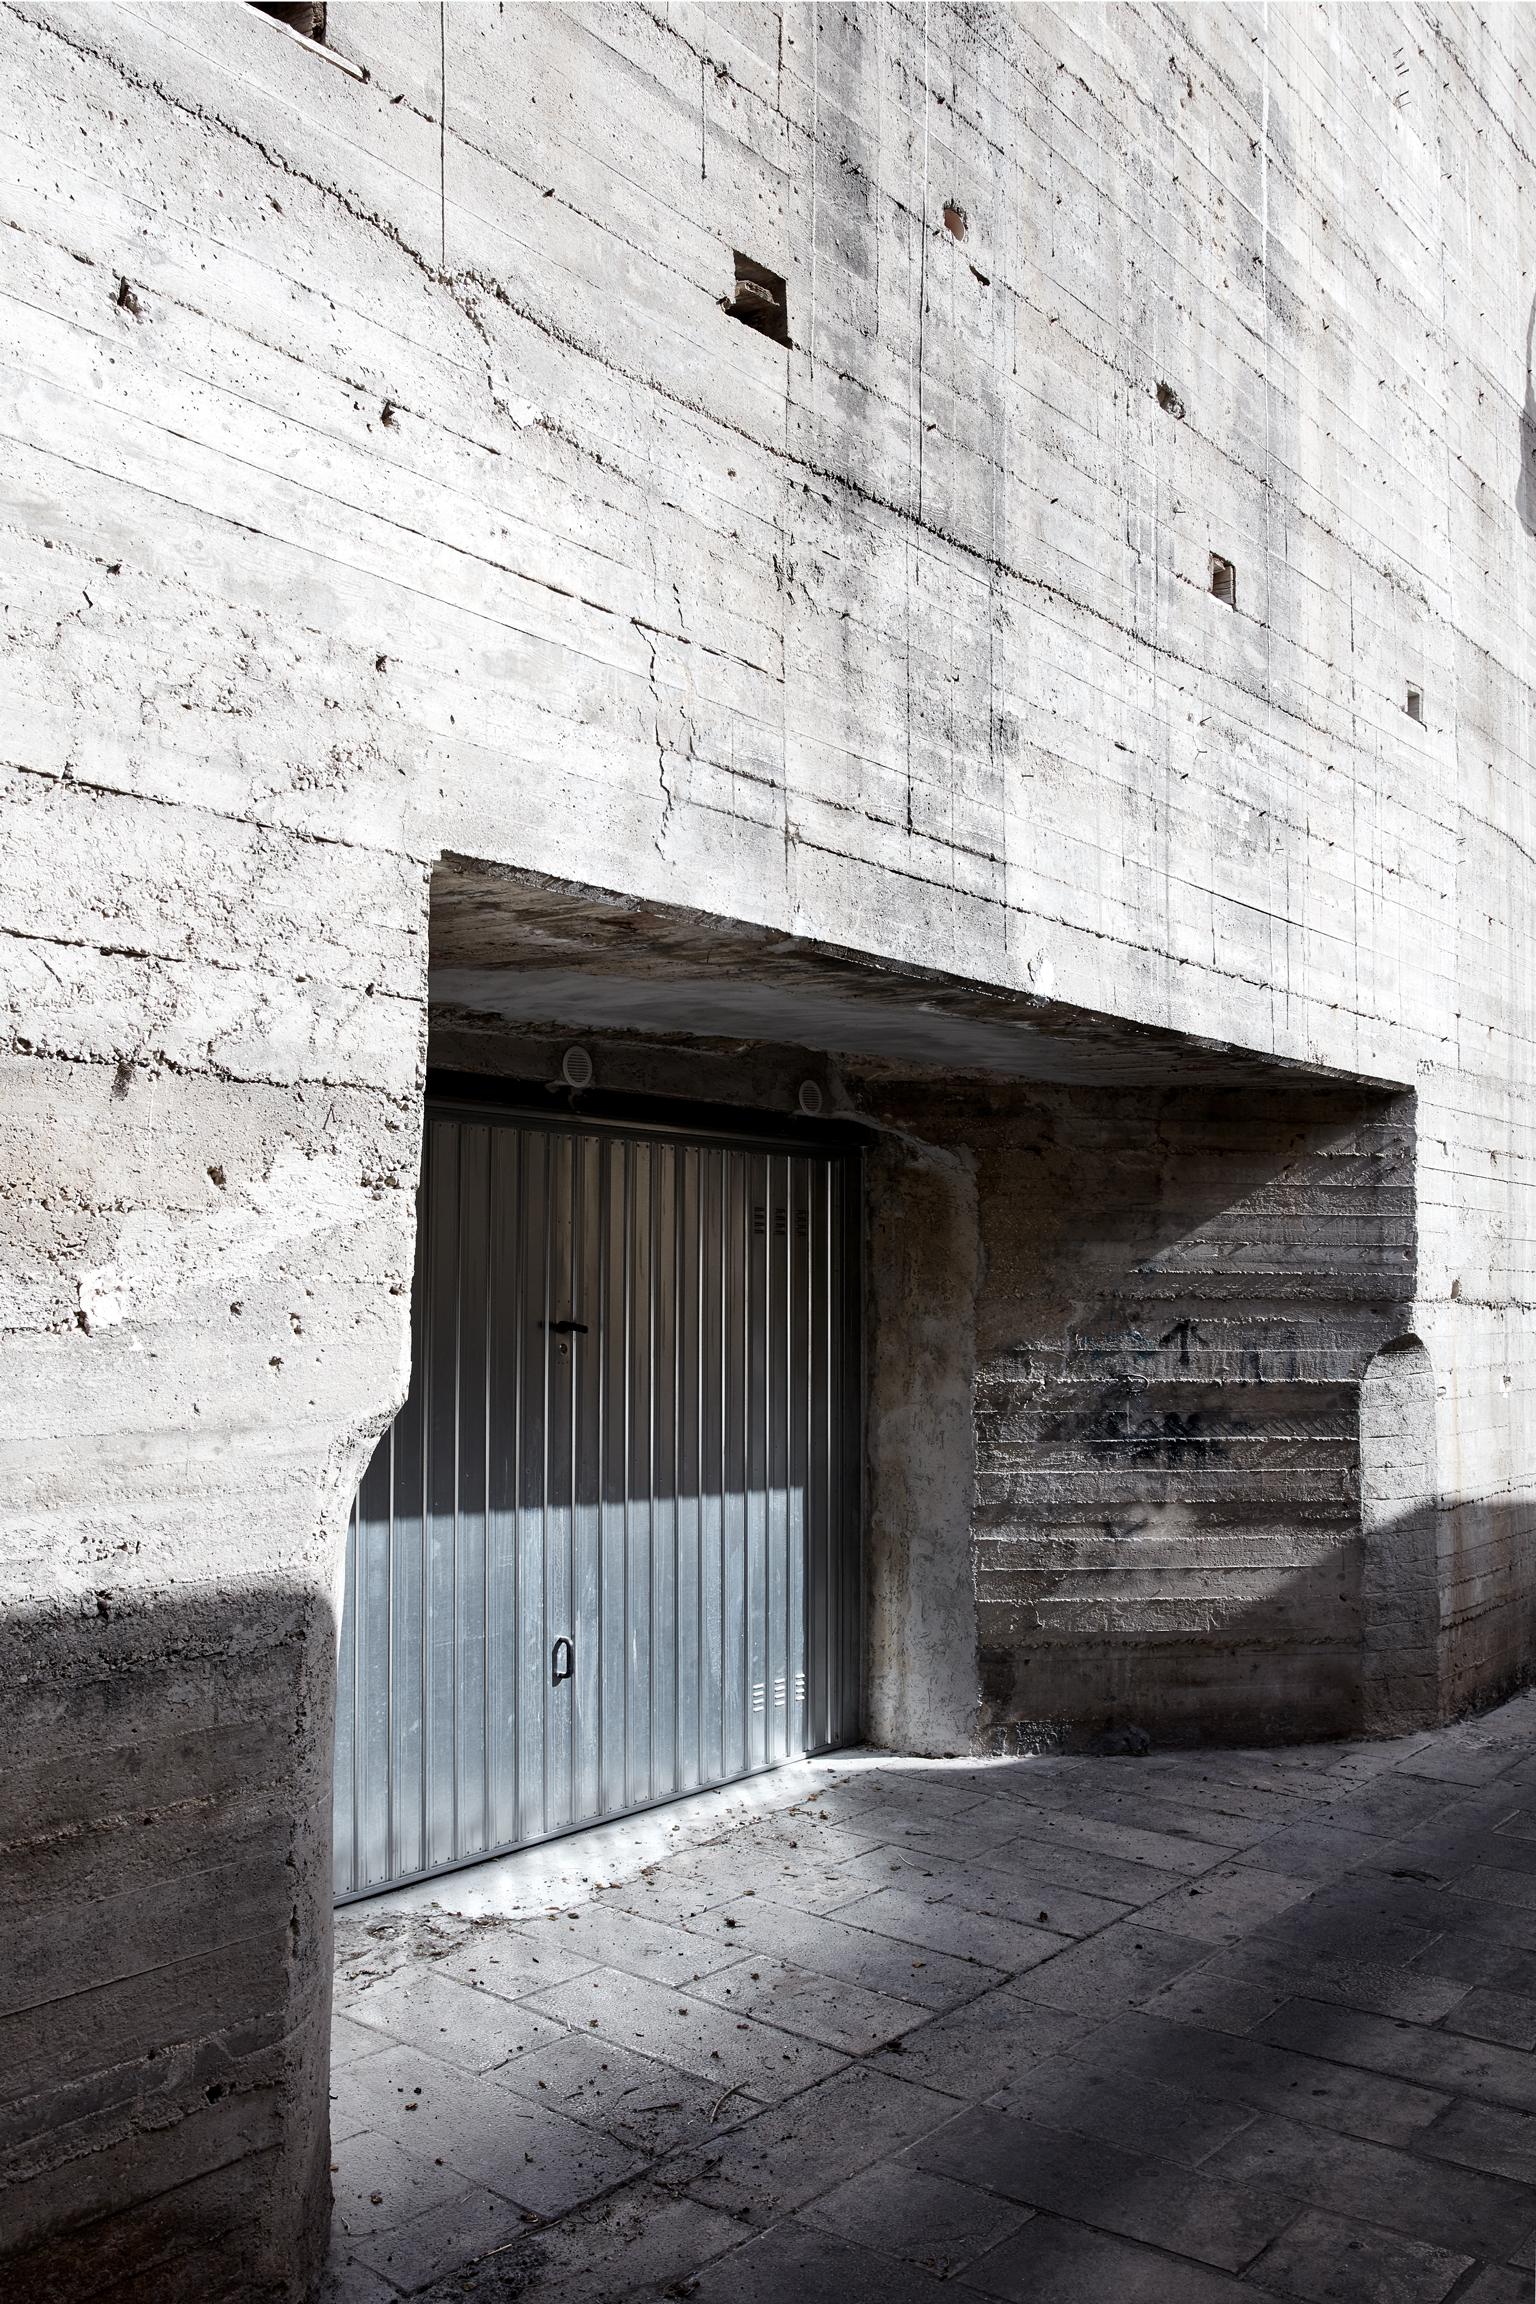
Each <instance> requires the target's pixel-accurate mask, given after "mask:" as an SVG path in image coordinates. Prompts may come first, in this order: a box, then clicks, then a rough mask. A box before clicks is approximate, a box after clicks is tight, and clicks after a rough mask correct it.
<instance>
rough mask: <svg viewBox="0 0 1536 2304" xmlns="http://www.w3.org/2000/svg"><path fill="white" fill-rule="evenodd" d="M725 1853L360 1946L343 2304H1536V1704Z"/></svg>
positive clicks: (341, 2168) (890, 1807)
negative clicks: (1372, 1740) (1449, 1724)
mask: <svg viewBox="0 0 1536 2304" xmlns="http://www.w3.org/2000/svg"><path fill="white" fill-rule="evenodd" d="M753 1803H755V1805H754V1804H753ZM721 1813H722V1812H721V1810H720V1809H719V1808H718V1807H716V1808H713V1809H712V1808H711V1807H710V1806H709V1804H708V1803H705V1804H703V1806H702V1807H700V1808H697V1809H679V1810H668V1811H662V1812H660V1813H659V1815H658V1816H656V1817H653V1818H651V1819H648V1820H647V1824H646V1828H645V1832H636V1833H634V1834H631V1836H630V1839H629V1840H627V1841H626V1840H624V1839H623V1837H622V1835H621V1836H620V1838H619V1839H618V1840H615V1839H614V1837H613V1834H612V1832H611V1831H610V1833H609V1834H608V1835H606V1836H602V1837H598V1836H589V1837H587V1838H586V1839H582V1840H571V1841H567V1842H564V1843H561V1844H560V1845H559V1848H558V1849H556V1850H554V1851H547V1850H546V1851H539V1852H530V1855H529V1857H527V1858H525V1857H518V1858H514V1859H512V1860H510V1865H507V1864H503V1865H499V1866H495V1867H490V1868H480V1869H478V1870H476V1871H474V1872H465V1873H460V1874H456V1875H453V1876H451V1877H449V1878H447V1879H444V1880H438V1881H435V1882H432V1883H430V1884H429V1886H428V1887H427V1889H426V1890H424V1891H423V1890H418V1891H413V1892H411V1893H409V1894H408V1895H407V1896H405V1897H400V1898H385V1899H380V1900H377V1901H375V1902H372V1903H366V1904H359V1905H354V1906H352V1907H350V1908H349V1909H348V1910H346V1911H344V1912H343V1913H341V1914H339V1915H338V1948H339V1955H340V1957H339V1964H338V1971H337V2015H336V2069H335V2077H334V2080H333V2082H332V2088H333V2094H334V2103H333V2106H332V2117H333V2151H332V2158H333V2161H334V2163H335V2168H334V2174H333V2177H332V2181H333V2183H334V2185H335V2190H336V2218H335V2233H336V2248H335V2256H334V2260H333V2268H332V2272H331V2275H330V2283H329V2287H328V2290H327V2295H328V2297H329V2298H330V2299H332V2300H333V2304H385V2300H386V2299H389V2298H393V2297H395V2296H397V2295H399V2294H401V2293H402V2292H403V2293H405V2294H409V2295H412V2296H418V2295H423V2294H424V2295H426V2296H428V2297H430V2298H431V2299H432V2304H448V2300H450V2299H452V2300H453V2304H459V2300H461V2299H472V2300H473V2304H495V2300H497V2299H503V2298H507V2299H510V2298H513V2297H522V2296H532V2297H537V2298H539V2299H541V2300H544V2299H548V2300H549V2304H599V2300H601V2299H607V2298H618V2297H646V2298H663V2297H664V2298H682V2297H687V2298H693V2299H696V2300H697V2304H776V2300H778V2299H784V2300H785V2304H791V2300H792V2304H862V2300H864V2299H870V2300H875V2304H920V2300H921V2299H925V2298H939V2297H941V2296H949V2297H952V2298H953V2297H959V2298H964V2297H966V2296H970V2295H979V2296H988V2297H1002V2298H1013V2299H1017V2300H1019V2304H1026V2300H1027V2304H1221V2300H1222V2299H1230V2300H1231V2304H1243V2300H1244V2299H1251V2300H1253V2304H1258V2299H1260V2298H1263V2297H1266V2296H1272V2297H1286V2298H1301V2299H1307V2300H1315V2304H1323V2300H1327V2304H1442V2300H1443V2299H1448V2298H1454V2299H1456V2300H1457V2304H1531V2300H1532V2296H1533V2274H1532V2269H1531V2267H1532V2245H1533V2235H1536V2056H1533V2054H1532V2050H1533V2049H1536V1692H1533V1693H1532V1694H1529V1695H1526V1696H1523V1697H1520V1698H1518V1699H1516V1700H1515V1701H1514V1702H1512V1703H1510V1704H1507V1705H1505V1706H1504V1707H1503V1708H1502V1709H1501V1710H1500V1711H1498V1712H1495V1713H1493V1714H1490V1715H1488V1716H1486V1717H1484V1718H1483V1719H1481V1720H1476V1721H1470V1722H1467V1723H1465V1724H1463V1725H1461V1726H1459V1727H1456V1728H1452V1729H1448V1730H1444V1731H1441V1732H1439V1733H1437V1734H1434V1735H1426V1736H1418V1737H1412V1738H1406V1739H1402V1740H1399V1741H1397V1742H1394V1743H1389V1744H1361V1745H1339V1744H1332V1745H1311V1746H1306V1747H1303V1748H1291V1749H1284V1750H1278V1751H1258V1752H1201V1753H1173V1754H1166V1755H1164V1754H1157V1753H1153V1754H1151V1755H1149V1756H1147V1757H1145V1758H1140V1759H1137V1758H1118V1759H1102V1760H1089V1759H1059V1760H1015V1761H997V1762H982V1763H977V1762H963V1763H962V1762H950V1763H944V1762H924V1761H901V1760H892V1759H887V1758H883V1757H878V1756H874V1755H862V1754H856V1755H846V1754H839V1755H838V1756H837V1758H836V1759H835V1760H834V1761H829V1762H827V1763H819V1764H816V1765H814V1766H810V1765H807V1766H803V1767H800V1768H797V1769H795V1770H794V1771H792V1772H791V1773H790V1774H788V1775H786V1776H785V1777H782V1778H773V1779H768V1780H760V1781H759V1783H758V1785H757V1786H756V1787H754V1788H753V1789H752V1792H751V1795H750V1798H749V1799H748V1800H747V1801H746V1802H745V1803H744V1804H743V1805H742V1806H741V1807H740V1808H739V1811H738V1812H737V1814H736V1819H735V1820H734V1821H730V1820H727V1821H726V1822H724V1823H723V1824H722V1822H721V1821H720V1815H721ZM646 1832H648V1833H649V1838H648V1839H647V1838H646ZM615 1848H617V1849H618V1850H619V1853H618V1854H614V1853H613V1851H614V1849H615ZM593 1865H597V1866H599V1867H600V1868H599V1869H598V1870H596V1871H592V1870H591V1869H589V1868H590V1867H592V1866H593ZM519 1867H521V1868H522V1869H521V1870H519ZM541 1867H542V1868H541ZM584 1869H585V1870H586V1877H585V1878H583V1871H584ZM434 1900H435V1903H436V1905H437V1906H438V1907H440V1909H434V1908H433V1903H434ZM498 1901H499V1902H500V1903H501V1904H502V1905H503V1907H505V1908H506V1909H507V1910H509V1911H511V1912H512V1913H514V1914H516V1915H517V1917H515V1918H507V1917H501V1916H497V1915H496V1914H495V1913H492V1912H489V1911H486V1910H484V1909H480V1910H477V1909H476V1908H477V1906H479V1907H484V1906H485V1905H486V1904H487V1902H490V1903H496V1902H498Z"/></svg>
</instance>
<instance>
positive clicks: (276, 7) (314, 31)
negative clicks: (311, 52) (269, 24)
mask: <svg viewBox="0 0 1536 2304" xmlns="http://www.w3.org/2000/svg"><path fill="white" fill-rule="evenodd" d="M251 6H252V7H253V8H254V9H255V11H256V13H257V15H258V16H272V17H275V18H276V20H277V22H278V23H279V24H286V25H287V27H288V29H289V31H290V32H298V33H300V34H302V36H303V37H304V39H306V40H313V41H314V42H315V43H316V44H317V46H321V47H323V46H324V44H325V0H251Z"/></svg>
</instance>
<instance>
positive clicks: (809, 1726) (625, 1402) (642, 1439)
mask: <svg viewBox="0 0 1536 2304" xmlns="http://www.w3.org/2000/svg"><path fill="white" fill-rule="evenodd" d="M855 1193H856V1168H855V1165H854V1163H853V1161H852V1160H851V1159H843V1158H841V1157H838V1156H835V1155H831V1154H827V1153H821V1152H816V1151H811V1150H803V1149H793V1150H790V1149H777V1148H774V1147H771V1146H758V1145H753V1144H751V1143H749V1142H732V1141H729V1140H725V1139H721V1140H712V1139H705V1138H690V1137H686V1136H683V1135H681V1134H678V1135H646V1134H644V1133H641V1132H639V1131H632V1130H627V1129H622V1128H617V1127H614V1128H605V1127H600V1126H595V1125H594V1126H586V1127H582V1126H574V1125H552V1124H550V1123H547V1122H544V1121H535V1120H532V1119H527V1118H518V1117H516V1116H512V1115H493V1114H489V1113H487V1114H484V1115H477V1114H474V1113H469V1112H465V1111H462V1110H461V1111H458V1112H450V1111H443V1110H429V1116H428V1123H427V1140H426V1147H425V1152H424V1159H423V1171H422V1184H421V1194H420V1203H419V1225H418V1240H419V1246H418V1269H417V1275H416V1284H415V1289H414V1293H413V1300H412V1339H413V1375H412V1382H411V1389H410V1394H409V1397H408V1399H407V1401H406V1403H405V1406H404V1407H403V1408H402V1409H401V1411H400V1414H399V1415H398V1416H397V1417H396V1419H395V1422H394V1424H393V1426H392V1427H391V1429H390V1431H389V1433H388V1434H387V1435H386V1436H385V1438H384V1440H383V1441H382V1442H381V1443H380V1446H379V1448H378V1451H377V1452H376V1454H375V1456H374V1459H373V1461H372V1463H371V1464H370V1466H369V1468H368V1471H367V1473H366V1474H365V1476H364V1478H363V1481H362V1483H361V1486H360V1488H359V1490H358V1495H357V1500H356V1504H355V1506H354V1509H353V1513H352V1518H351V1522H350V1525H349V1528H348V1533H347V1562H346V1595H345V1603H344V1609H343V1617H342V1627H341V1654H340V1680H339V1689H338V1705H337V1727H336V1804H335V1823H336V1841H335V1846H336V1874H335V1876H336V1891H337V1894H338V1895H339V1896H343V1897H346V1896H355V1895H361V1894H366V1893H368V1892H369V1891H370V1890H371V1889H375V1888H380V1887H384V1886H386V1885H388V1884H389V1883H391V1882H394V1881H399V1880H405V1879H411V1878H415V1877H419V1876H420V1875H422V1874H423V1873H428V1872H433V1871H438V1870H442V1869H445V1868H447V1867H449V1866H452V1865H455V1864H462V1863H466V1862H471V1861H473V1860H474V1859H475V1858H476V1857H479V1856H483V1855H489V1854H491V1853H493V1852H496V1851H499V1850H503V1849H507V1848H514V1847H517V1846H520V1845H522V1844H524V1843H526V1842H529V1841H535V1840H540V1839H544V1838H547V1837H549V1836H550V1835H552V1834H554V1833H558V1832H562V1831H566V1830H569V1829H570V1828H571V1827H573V1826H576V1825H580V1824H584V1823H589V1822H596V1821H597V1820H598V1819H599V1818H601V1817H607V1816H615V1815H620V1814H623V1813H625V1812H626V1811H629V1810H632V1809H635V1808H641V1807H645V1806H648V1805H650V1804H652V1803H654V1802H656V1801H660V1800H666V1799H669V1798H671V1797H673V1796H675V1795H676V1794H678V1793H680V1792H686V1791H689V1790H691V1789H694V1788H695V1787H698V1786H703V1785H708V1784H718V1783H724V1782H728V1781H729V1780H731V1779H732V1778H733V1777H737V1776H740V1775H743V1774H746V1773H749V1772H750V1771H753V1770H755V1769H760V1768H764V1767H770V1766H773V1765H774V1764H775V1763H777V1762H780V1761H783V1760H786V1759H790V1758H792V1757H794V1756H796V1755H798V1754H800V1753H803V1752H807V1751H815V1750H819V1749H825V1748H826V1747H828V1746H830V1745H834V1744H837V1743H839V1742H844V1741H846V1740H847V1739H848V1738H849V1737H851V1736H853V1735H855V1734H856V1733H857V1724H858V1712H859V1695H860V1691H859V1655H860V1646H861V1586H860V1561H859V1536H858V1529H859V1472H858V1449H857V1444H856V1437H855V1435H856V1425H855V1423H854V1421H853V1419H854V1415H855V1402H856V1397H857V1389H858V1290H857V1278H856V1271H855V1242H856V1237H857V1235H856V1228H855V1210H856V1200H855ZM557 1642H568V1643H569V1644H570V1653H571V1656H572V1658H573V1669H572V1670H571V1671H570V1673H569V1674H568V1676H562V1677H560V1678H558V1680H557V1679H556V1677H555V1674H554V1671H553V1668H552V1667H553V1665H554V1662H555V1658H556V1643H557ZM564 1653H565V1652H564V1651H563V1650H562V1651H560V1655H561V1658H562V1660H563V1657H564Z"/></svg>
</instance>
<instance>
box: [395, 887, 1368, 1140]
mask: <svg viewBox="0 0 1536 2304" xmlns="http://www.w3.org/2000/svg"><path fill="white" fill-rule="evenodd" d="M429 997H430V1000H431V1002H432V1005H433V1008H434V1010H435V1011H437V1012H438V1013H439V1014H442V1013H444V1012H457V1013H459V1014H460V1015H464V1016H474V1017H477V1018H480V1019H482V1020H484V1021H486V1022H488V1023H490V1022H499V1023H502V1024H505V1025H506V1026H508V1027H511V1028H514V1029H516V1030H518V1031H526V1032H537V1031H540V1030H554V1031H580V1032H602V1033H603V1034H605V1035H611V1034H614V1033H633V1034H635V1035H637V1036H642V1037H644V1038H647V1039H656V1038H664V1039H668V1040H674V1039H684V1040H695V1041H698V1042H701V1043H704V1042H707V1043H710V1044H712V1045H714V1046H716V1047H718V1046H720V1045H722V1044H741V1043H758V1044H761V1043H764V1042H771V1043H774V1044H776V1045H778V1046H781V1047H800V1048H804V1049H806V1050H808V1051H812V1052H814V1053H816V1054H818V1055H821V1056H824V1057H828V1058H831V1059H833V1060H836V1061H842V1062H845V1063H849V1064H851V1065H852V1066H853V1067H855V1068H856V1069H857V1070H858V1071H860V1072H861V1073H867V1074H875V1075H880V1074H887V1075H890V1076H910V1075H911V1074H913V1073H914V1072H919V1073H930V1074H948V1075H951V1076H954V1075H961V1076H966V1077H970V1078H973V1079H977V1078H979V1079H982V1080H985V1079H988V1078H991V1079H994V1080H997V1081H1004V1080H1015V1081H1038V1082H1048V1083H1055V1084H1060V1085H1075V1086H1083V1087H1106V1088H1132V1087H1143V1088H1145V1087H1154V1088H1155V1087H1162V1086H1177V1085H1185V1084H1188V1085H1191V1086H1194V1085H1199V1084H1205V1085H1209V1086H1213V1087H1214V1086H1223V1087H1230V1086H1234V1085H1239V1084H1243V1083H1251V1084H1253V1085H1255V1086H1267V1087H1270V1088H1279V1087H1284V1086H1285V1085H1287V1084H1290V1085H1293V1086H1294V1085H1300V1084H1301V1083H1303V1082H1307V1081H1319V1080H1326V1081H1331V1082H1336V1083H1338V1084H1339V1085H1344V1084H1346V1083H1352V1084H1354V1085H1356V1086H1358V1087H1362V1088H1369V1089H1373V1090H1376V1091H1378V1092H1381V1093H1384V1094H1389V1095H1390V1094H1392V1093H1400V1092H1401V1091H1402V1090H1403V1089H1404V1088H1405V1087H1406V1086H1407V1085H1408V1083H1406V1082H1400V1081H1394V1080H1390V1079H1385V1078H1381V1077H1375V1078H1364V1077H1362V1076H1361V1075H1360V1074H1358V1073H1351V1072H1347V1071H1343V1070H1339V1069H1330V1068H1327V1067H1324V1066H1321V1065H1315V1064H1301V1063H1297V1062H1294V1061H1291V1060H1288V1059H1285V1058H1281V1057H1275V1056H1269V1055H1264V1054H1262V1053H1259V1052H1257V1051H1254V1050H1251V1049H1243V1048H1240V1047H1236V1046H1234V1045H1233V1044H1231V1043H1229V1042H1225V1041H1220V1040H1214V1039H1206V1038H1201V1037H1198V1036H1195V1035H1192V1034H1187V1033H1181V1032H1176V1031H1170V1030H1167V1029H1166V1028H1163V1027H1159V1026H1154V1025H1147V1024H1141V1023H1137V1022H1135V1021H1133V1020H1130V1019H1127V1018H1124V1017H1115V1016H1111V1015H1106V1014H1102V1013H1099V1012H1096V1011H1094V1010H1091V1009H1085V1008H1080V1007H1074V1006H1071V1005H1069V1004H1068V1003H1066V1002H1063V1001H1058V1000H1052V999H1047V998H1042V997H1040V996H1039V995H1038V994H1035V993H1031V992H1027V991H1020V990H1014V989H1012V988H1010V987H1007V986H1003V985H988V984H984V983H980V982H975V981H968V980H967V979H965V978H963V977H958V976H955V975H952V974H949V973H947V972H945V971H943V970H941V969H936V968H923V967H914V966H912V965H910V964H908V963H905V962H900V961H893V960H888V959H883V958H881V957H879V956H877V955H874V954H870V953H867V952H857V951H853V950H850V949H848V948H846V947H842V946H838V945H834V944H830V943H827V942H824V941H820V940H817V939H812V938H808V937H800V936H794V935H789V934H786V933H785V932H783V931H782V930H778V929H773V928H766V927H762V926H760V925H756V924H754V923H751V922H748V921H743V920H739V919H731V918H727V917H723V916H721V915H718V914H712V913H709V912H705V911H702V910H695V909H693V908H690V907H685V906H681V905H671V904H661V903H657V902H654V901H651V900H649V899H646V898H639V897H633V896H626V895H623V894H620V893H618V892H616V891H614V890H612V889H606V888H596V887H590V886H585V885H582V884H580V883H577V882H574V881H569V880H560V879H556V878H553V877H551V876H550V875H548V874H545V873H540V872H532V871H527V870H523V869H521V868H519V867H516V866H512V865H503V864H491V863H483V862H479V861H477V860H474V859H471V858H467V857H461V856H454V855H445V856H443V857H442V858H441V859H440V860H439V862H438V865H437V867H436V869H435V871H434V873H433V879H432V930H431V971H430V979H429Z"/></svg>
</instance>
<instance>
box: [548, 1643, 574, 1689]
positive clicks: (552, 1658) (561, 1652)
mask: <svg viewBox="0 0 1536 2304" xmlns="http://www.w3.org/2000/svg"><path fill="white" fill-rule="evenodd" d="M575 1673H576V1643H575V1642H574V1640H567V1639H565V1638H564V1637H562V1638H560V1639H559V1640H557V1641H556V1642H555V1644H554V1647H553V1648H552V1649H551V1650H550V1652H549V1684H550V1686H551V1688H558V1687H559V1685H560V1683H561V1681H562V1680H571V1679H574V1677H575Z"/></svg>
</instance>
